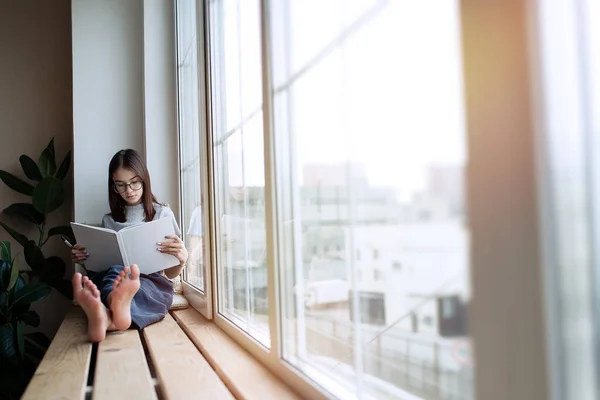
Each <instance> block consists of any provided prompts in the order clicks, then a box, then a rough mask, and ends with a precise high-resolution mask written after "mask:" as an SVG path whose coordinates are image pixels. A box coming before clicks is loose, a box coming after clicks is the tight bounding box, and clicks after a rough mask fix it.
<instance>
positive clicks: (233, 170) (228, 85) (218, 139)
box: [209, 0, 270, 346]
mask: <svg viewBox="0 0 600 400" xmlns="http://www.w3.org/2000/svg"><path fill="white" fill-rule="evenodd" d="M259 11H260V8H259V1H258V0H255V1H246V0H244V1H235V0H220V1H219V0H217V1H212V2H210V3H209V14H210V26H209V29H210V38H211V39H210V41H211V55H210V56H211V60H212V62H211V74H212V82H211V96H212V104H213V110H212V114H213V118H214V119H213V132H212V134H213V140H214V148H213V152H214V159H215V170H214V174H215V183H216V192H217V193H216V197H217V218H218V220H217V224H216V228H217V236H218V239H217V240H218V248H219V252H218V254H217V257H218V259H217V281H218V300H219V301H218V312H219V313H221V314H222V315H223V316H225V317H226V318H228V319H230V320H231V321H232V322H233V323H235V324H236V325H237V326H239V327H240V328H241V329H243V330H245V331H246V332H248V333H250V334H251V335H252V336H253V337H254V338H255V339H257V340H259V341H260V342H261V343H262V344H264V345H265V346H269V343H270V339H269V328H268V306H267V270H266V255H265V252H266V248H265V246H266V239H265V236H266V233H265V202H264V199H265V195H264V190H265V182H264V179H265V178H264V175H265V174H264V156H263V153H264V150H263V148H264V144H263V143H264V142H263V136H264V134H263V116H262V74H261V44H260V18H259Z"/></svg>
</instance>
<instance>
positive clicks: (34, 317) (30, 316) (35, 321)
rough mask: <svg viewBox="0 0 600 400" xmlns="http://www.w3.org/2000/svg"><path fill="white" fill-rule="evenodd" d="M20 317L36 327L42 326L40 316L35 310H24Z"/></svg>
mask: <svg viewBox="0 0 600 400" xmlns="http://www.w3.org/2000/svg"><path fill="white" fill-rule="evenodd" d="M18 318H19V319H20V320H21V321H23V322H24V323H26V324H27V325H29V326H33V327H34V328H37V327H38V326H40V316H39V314H38V313H36V312H35V311H33V310H30V311H27V312H24V313H23V314H21V315H19V316H18Z"/></svg>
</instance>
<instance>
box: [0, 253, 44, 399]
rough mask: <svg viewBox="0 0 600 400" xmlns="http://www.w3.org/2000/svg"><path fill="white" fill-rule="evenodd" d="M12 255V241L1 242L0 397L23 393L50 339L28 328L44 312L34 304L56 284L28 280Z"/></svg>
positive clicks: (38, 320) (17, 396) (5, 397)
mask: <svg viewBox="0 0 600 400" xmlns="http://www.w3.org/2000/svg"><path fill="white" fill-rule="evenodd" d="M24 275H25V274H24V273H23V272H22V271H19V267H18V265H17V263H16V262H15V260H14V259H13V258H12V257H11V251H10V243H9V242H0V398H1V399H6V400H11V399H18V398H20V397H21V395H22V393H23V391H24V390H25V388H26V387H27V384H28V383H29V381H30V380H31V377H32V376H33V373H34V372H35V369H36V367H37V365H38V364H39V362H40V361H41V359H42V358H43V356H44V353H45V350H46V349H47V347H48V346H49V344H50V340H49V339H48V338H47V337H46V336H45V335H44V334H42V333H39V332H36V333H28V334H26V333H25V332H24V328H25V325H29V326H33V327H37V326H38V325H39V324H40V316H39V315H38V314H37V313H36V312H35V311H33V310H31V309H30V308H31V305H32V304H33V303H35V302H37V301H39V300H42V299H43V298H45V297H46V296H48V294H50V292H51V291H52V288H51V287H50V286H49V285H47V284H46V283H44V282H31V281H30V282H27V281H26V279H25V278H24Z"/></svg>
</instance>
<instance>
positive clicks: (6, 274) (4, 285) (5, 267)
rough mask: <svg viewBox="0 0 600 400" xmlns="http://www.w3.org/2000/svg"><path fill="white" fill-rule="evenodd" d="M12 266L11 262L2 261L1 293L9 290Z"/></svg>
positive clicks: (0, 270) (0, 271)
mask: <svg viewBox="0 0 600 400" xmlns="http://www.w3.org/2000/svg"><path fill="white" fill-rule="evenodd" d="M10 274H11V265H10V263H9V262H6V261H0V292H4V291H7V290H8V284H9V282H10V279H11V276H10Z"/></svg>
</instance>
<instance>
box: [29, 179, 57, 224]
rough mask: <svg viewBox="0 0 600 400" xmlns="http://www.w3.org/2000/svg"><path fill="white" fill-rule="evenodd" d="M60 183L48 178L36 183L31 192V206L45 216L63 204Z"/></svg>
mask: <svg viewBox="0 0 600 400" xmlns="http://www.w3.org/2000/svg"><path fill="white" fill-rule="evenodd" d="M63 196H64V194H63V187H62V182H61V181H59V180H58V179H56V178H53V177H48V178H44V180H43V181H41V182H40V183H38V185H37V186H36V187H35V190H34V192H33V206H34V207H35V209H36V210H37V211H39V212H40V213H42V214H44V215H47V214H49V213H51V212H52V211H54V210H56V209H57V208H58V207H60V206H61V205H62V203H63Z"/></svg>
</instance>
